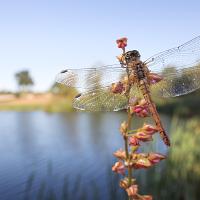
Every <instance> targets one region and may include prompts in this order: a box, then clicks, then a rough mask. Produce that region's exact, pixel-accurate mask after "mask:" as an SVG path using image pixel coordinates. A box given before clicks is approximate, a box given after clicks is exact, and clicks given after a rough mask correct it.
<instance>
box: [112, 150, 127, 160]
mask: <svg viewBox="0 0 200 200" xmlns="http://www.w3.org/2000/svg"><path fill="white" fill-rule="evenodd" d="M113 155H114V156H115V157H116V158H118V159H120V160H125V159H126V153H125V151H124V150H122V149H119V150H117V151H116V152H115V153H113Z"/></svg>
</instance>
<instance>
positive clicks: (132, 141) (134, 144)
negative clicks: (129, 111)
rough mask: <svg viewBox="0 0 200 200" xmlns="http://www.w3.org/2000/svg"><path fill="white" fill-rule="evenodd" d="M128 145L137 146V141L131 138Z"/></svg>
mask: <svg viewBox="0 0 200 200" xmlns="http://www.w3.org/2000/svg"><path fill="white" fill-rule="evenodd" d="M129 145H130V146H139V145H140V144H139V140H138V139H137V138H136V137H135V136H131V137H130V138H129Z"/></svg>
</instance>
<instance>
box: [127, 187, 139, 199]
mask: <svg viewBox="0 0 200 200" xmlns="http://www.w3.org/2000/svg"><path fill="white" fill-rule="evenodd" d="M126 192H127V194H128V196H129V197H134V196H135V195H136V194H137V192H138V186H137V185H131V186H130V187H129V188H127V189H126Z"/></svg>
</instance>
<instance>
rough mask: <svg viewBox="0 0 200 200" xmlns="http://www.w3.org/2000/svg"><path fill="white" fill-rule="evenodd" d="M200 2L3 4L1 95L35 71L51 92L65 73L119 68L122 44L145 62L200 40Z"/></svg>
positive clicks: (43, 0)
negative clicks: (21, 73) (19, 78)
mask: <svg viewBox="0 0 200 200" xmlns="http://www.w3.org/2000/svg"><path fill="white" fill-rule="evenodd" d="M199 9H200V1H198V0H190V1H183V0H167V1H160V0H152V1H147V0H146V1H145V0H140V1H136V0H124V1H119V0H110V1H108V0H107V1H106V0H101V1H100V0H99V1H97V0H96V1H95V0H82V1H81V0H80V1H78V0H71V1H69V0H65V1H61V0H54V1H51V0H48V1H47V0H32V1H31V0H24V1H22V0H12V1H11V0H6V1H3V0H0V69H1V71H0V90H3V89H4V90H12V91H14V90H16V89H17V84H16V81H15V78H14V74H15V73H16V72H18V71H20V70H29V71H30V74H31V76H32V77H33V80H34V82H35V86H34V90H35V91H45V90H48V89H49V87H50V86H51V85H52V84H53V83H54V80H55V75H56V74H57V73H58V72H60V71H61V70H63V69H65V68H82V67H90V66H94V65H95V64H96V63H102V64H103V65H108V64H114V63H117V60H116V56H117V55H119V54H120V53H121V51H120V50H119V49H118V48H117V47H116V43H115V41H116V39H118V38H120V37H124V36H125V37H127V38H128V49H129V50H132V49H137V50H139V51H140V54H141V56H142V58H143V59H144V60H145V59H146V58H148V57H150V56H152V55H153V54H156V53H158V52H160V51H163V50H166V49H169V48H172V47H175V46H178V45H180V44H182V43H184V42H187V41H188V40H190V39H192V38H194V37H196V36H198V35H200V12H199Z"/></svg>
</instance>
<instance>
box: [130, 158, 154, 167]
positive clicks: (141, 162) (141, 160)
mask: <svg viewBox="0 0 200 200" xmlns="http://www.w3.org/2000/svg"><path fill="white" fill-rule="evenodd" d="M151 166H152V164H151V162H150V161H149V160H148V158H139V159H138V160H137V161H136V162H135V163H134V164H133V167H134V168H135V169H142V168H149V167H151Z"/></svg>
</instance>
